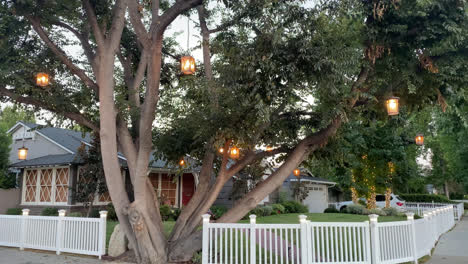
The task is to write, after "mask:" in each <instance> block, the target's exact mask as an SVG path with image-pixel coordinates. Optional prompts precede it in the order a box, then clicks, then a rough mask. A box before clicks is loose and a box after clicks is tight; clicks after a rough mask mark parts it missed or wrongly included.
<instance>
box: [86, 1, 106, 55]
mask: <svg viewBox="0 0 468 264" xmlns="http://www.w3.org/2000/svg"><path fill="white" fill-rule="evenodd" d="M83 9H84V10H85V12H86V16H87V17H88V21H89V24H90V25H91V29H92V30H93V34H94V38H95V39H96V43H97V44H98V48H99V47H102V48H104V44H105V37H104V34H103V32H102V31H101V28H100V27H99V23H98V21H97V17H96V13H94V10H93V7H92V6H91V3H90V2H89V0H83Z"/></svg>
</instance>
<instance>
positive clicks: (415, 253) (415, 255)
mask: <svg viewBox="0 0 468 264" xmlns="http://www.w3.org/2000/svg"><path fill="white" fill-rule="evenodd" d="M406 217H407V218H408V221H410V223H411V236H412V237H413V243H412V246H413V249H412V250H413V258H414V263H415V264H418V248H417V246H416V225H415V224H414V213H411V212H408V213H406Z"/></svg>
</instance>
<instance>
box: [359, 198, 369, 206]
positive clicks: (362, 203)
mask: <svg viewBox="0 0 468 264" xmlns="http://www.w3.org/2000/svg"><path fill="white" fill-rule="evenodd" d="M358 204H360V205H362V206H364V207H366V206H367V204H366V201H364V200H358Z"/></svg>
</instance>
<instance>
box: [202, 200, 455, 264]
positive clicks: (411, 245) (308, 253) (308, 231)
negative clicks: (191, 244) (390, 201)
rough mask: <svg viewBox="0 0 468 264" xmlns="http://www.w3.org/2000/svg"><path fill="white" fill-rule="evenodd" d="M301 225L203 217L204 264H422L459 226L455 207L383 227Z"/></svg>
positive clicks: (370, 224) (368, 223)
mask: <svg viewBox="0 0 468 264" xmlns="http://www.w3.org/2000/svg"><path fill="white" fill-rule="evenodd" d="M299 218H300V219H299V223H298V224H257V223H256V216H255V215H251V216H250V224H235V223H210V222H209V219H210V216H209V215H204V216H203V250H202V263H203V264H215V263H220V264H244V263H245V264H257V263H260V264H261V263H264V264H267V263H268V264H272V263H275V264H280V263H281V264H289V263H291V264H311V263H346V264H348V263H353V264H361V263H362V264H367V263H368V264H393V263H403V262H409V261H411V262H414V263H417V261H418V258H420V257H422V256H425V255H428V254H430V252H431V249H432V248H433V247H434V245H435V243H436V242H437V240H438V239H439V237H440V235H441V234H443V233H445V232H447V231H448V230H450V229H451V228H452V227H453V226H454V225H455V220H454V207H453V206H452V205H446V206H441V207H437V208H432V209H427V210H425V211H424V212H423V218H422V219H418V220H414V213H412V212H408V213H407V218H408V219H407V221H398V222H387V223H379V222H378V216H377V215H370V216H369V218H370V219H369V220H370V221H366V222H357V223H328V222H327V223H317V222H310V221H308V220H307V219H306V216H304V215H301V216H299Z"/></svg>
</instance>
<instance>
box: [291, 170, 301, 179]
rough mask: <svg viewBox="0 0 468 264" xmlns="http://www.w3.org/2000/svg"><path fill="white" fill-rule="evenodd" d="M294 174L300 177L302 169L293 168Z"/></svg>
mask: <svg viewBox="0 0 468 264" xmlns="http://www.w3.org/2000/svg"><path fill="white" fill-rule="evenodd" d="M293 174H294V176H296V177H298V178H299V177H300V176H301V170H300V169H295V170H293Z"/></svg>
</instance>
